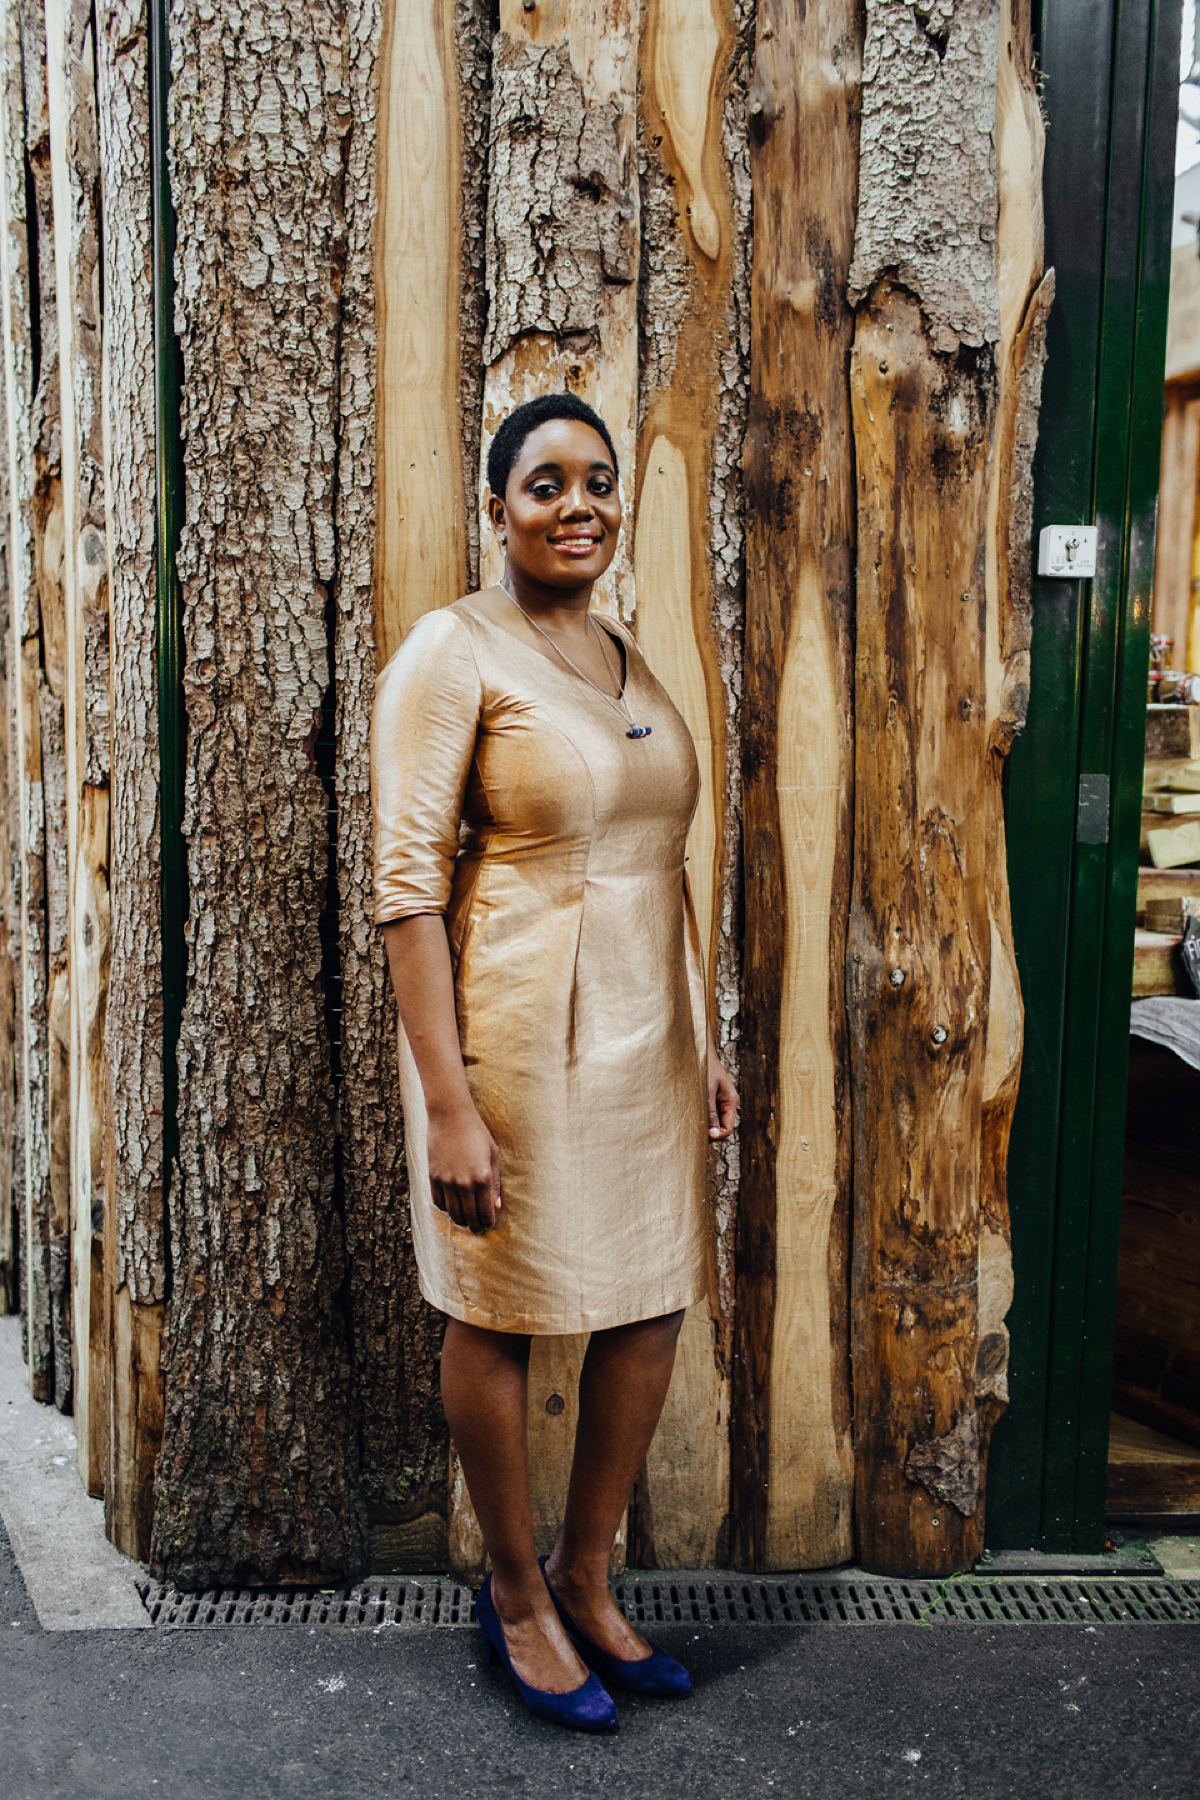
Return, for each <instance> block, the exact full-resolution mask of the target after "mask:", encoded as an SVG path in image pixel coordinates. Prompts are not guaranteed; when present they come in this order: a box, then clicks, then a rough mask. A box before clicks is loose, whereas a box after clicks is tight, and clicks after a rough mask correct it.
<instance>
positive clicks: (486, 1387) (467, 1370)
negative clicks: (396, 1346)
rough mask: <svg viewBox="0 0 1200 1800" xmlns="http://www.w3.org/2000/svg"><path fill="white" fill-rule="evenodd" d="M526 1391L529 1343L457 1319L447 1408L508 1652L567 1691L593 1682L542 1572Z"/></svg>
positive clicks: (541, 1681)
mask: <svg viewBox="0 0 1200 1800" xmlns="http://www.w3.org/2000/svg"><path fill="white" fill-rule="evenodd" d="M528 1387H529V1339H528V1338H527V1337H519V1336H516V1335H513V1334H511V1333H509V1332H503V1331H484V1330H482V1329H481V1328H480V1327H479V1326H476V1325H464V1324H462V1323H461V1321H459V1320H458V1319H451V1320H450V1322H449V1323H448V1325H447V1326H446V1338H445V1342H444V1344H443V1346H442V1404H443V1406H444V1407H445V1409H446V1420H447V1423H448V1424H449V1426H450V1435H451V1437H452V1438H453V1439H454V1448H455V1450H456V1451H457V1452H458V1459H459V1461H460V1462H461V1463H462V1467H463V1474H464V1475H465V1476H466V1478H467V1487H468V1489H469V1490H470V1495H471V1503H472V1505H473V1506H474V1508H475V1516H476V1517H477V1519H478V1520H479V1524H480V1528H481V1530H482V1531H483V1541H484V1543H485V1544H486V1545H487V1548H488V1555H489V1556H490V1557H491V1559H492V1594H493V1596H494V1598H495V1602H496V1611H497V1612H498V1613H499V1615H500V1620H501V1623H502V1624H503V1626H504V1637H505V1641H506V1643H507V1644H508V1653H509V1655H510V1656H511V1657H512V1660H513V1666H514V1667H515V1668H516V1670H517V1673H518V1674H519V1675H520V1676H521V1679H522V1680H523V1681H526V1682H528V1683H529V1685H530V1686H531V1687H536V1688H541V1689H542V1690H543V1691H544V1692H546V1693H551V1694H565V1693H569V1692H570V1691H571V1689H572V1688H577V1687H578V1686H579V1685H580V1683H581V1682H583V1681H586V1680H587V1670H586V1668H585V1667H584V1665H583V1664H582V1663H581V1662H580V1660H579V1658H578V1656H576V1654H575V1651H574V1650H573V1649H572V1647H571V1644H570V1641H569V1640H568V1638H567V1635H566V1633H565V1632H564V1630H563V1628H562V1626H561V1625H560V1624H559V1621H558V1614H557V1613H556V1612H555V1610H554V1607H553V1605H552V1604H551V1601H550V1596H549V1594H547V1592H546V1584H545V1582H544V1581H543V1580H542V1572H541V1570H540V1569H539V1568H538V1565H537V1554H536V1551H535V1550H534V1543H533V1509H532V1507H531V1505H530V1500H529V1437H528V1426H527V1422H526V1421H527V1411H526V1407H527V1396H528ZM631 1479H632V1478H631ZM617 1517H618V1518H619V1517H620V1513H619V1512H618V1514H617ZM614 1530H615V1526H614Z"/></svg>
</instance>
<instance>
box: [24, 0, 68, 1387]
mask: <svg viewBox="0 0 1200 1800" xmlns="http://www.w3.org/2000/svg"><path fill="white" fill-rule="evenodd" d="M21 63H22V73H23V75H24V83H25V158H26V165H27V168H28V170H29V176H30V181H29V189H30V190H31V197H32V201H33V205H32V208H31V209H30V212H29V223H30V225H31V226H32V231H31V236H30V258H31V262H32V260H33V259H34V258H35V257H36V263H37V275H38V286H37V295H38V308H37V324H38V330H39V368H38V380H37V387H36V390H35V393H34V398H33V417H32V425H31V429H32V442H33V565H34V579H35V582H36V585H37V591H38V610H39V615H40V621H41V633H40V645H39V647H38V648H39V653H40V656H39V661H38V662H37V663H36V664H35V662H34V647H33V645H32V643H30V642H28V641H27V642H26V645H25V656H26V666H27V669H28V672H29V680H30V684H31V686H32V684H33V683H34V682H35V681H36V685H37V702H36V705H37V718H38V726H39V730H40V735H41V771H42V800H43V842H44V870H45V933H46V1039H47V1050H46V1088H47V1092H46V1101H47V1124H46V1133H47V1163H48V1168H47V1174H48V1184H49V1196H48V1200H49V1205H48V1215H47V1222H46V1233H47V1238H48V1244H49V1267H50V1297H51V1318H52V1332H53V1351H54V1400H55V1404H56V1405H57V1406H58V1407H59V1408H60V1409H61V1410H62V1411H64V1412H66V1411H69V1410H70V1408H71V1404H72V1380H73V1358H72V1347H71V1335H72V1318H71V1249H70V1246H71V1164H70V1158H71V1057H70V1004H71V993H70V972H69V969H68V958H67V933H68V917H69V910H70V908H69V897H68V887H69V882H68V852H67V741H66V688H67V609H66V595H65V592H64V572H63V523H64V521H63V492H62V407H61V388H60V369H59V354H58V272H57V262H56V258H55V249H54V194H53V181H52V174H51V167H50V115H49V106H48V97H47V85H46V17H45V10H44V7H43V4H42V0H25V4H24V7H23V10H22V18H21ZM29 704H30V706H31V707H32V705H33V701H32V696H31V697H30V702H29Z"/></svg>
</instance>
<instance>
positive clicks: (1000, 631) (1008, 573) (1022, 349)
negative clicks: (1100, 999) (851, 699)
mask: <svg viewBox="0 0 1200 1800" xmlns="http://www.w3.org/2000/svg"><path fill="white" fill-rule="evenodd" d="M1044 150H1045V127H1044V125H1043V122H1042V115H1041V108H1040V106H1039V104H1038V97H1037V87H1036V81H1035V77H1034V70H1033V44H1032V34H1031V28H1030V4H1029V0H1002V3H1001V7H1000V51H999V69H998V76H997V83H996V170H997V186H998V199H999V221H998V227H997V238H996V268H997V279H998V313H999V325H1000V337H999V341H998V344H997V347H996V362H997V369H998V385H997V403H996V432H995V443H994V448H993V455H992V465H991V472H990V480H989V487H988V505H987V562H986V577H985V592H986V597H987V636H986V646H987V647H986V659H987V672H986V691H987V699H986V709H987V723H988V756H987V765H986V785H985V789H984V797H983V802H984V840H983V841H984V844H985V845H986V847H987V848H986V854H987V904H988V995H987V1023H986V1031H985V1045H986V1047H985V1053H984V1066H983V1094H982V1113H981V1121H980V1133H981V1141H980V1227H979V1245H978V1295H979V1298H978V1317H977V1323H976V1333H977V1346H976V1352H975V1399H976V1404H977V1406H978V1408H979V1426H980V1453H981V1469H980V1480H981V1483H982V1482H983V1480H984V1477H985V1475H986V1452H987V1446H988V1441H989V1439H990V1436H991V1431H992V1428H993V1426H994V1424H995V1422H996V1420H997V1418H998V1417H999V1416H1000V1413H1001V1412H1002V1411H1003V1409H1004V1407H1005V1406H1006V1405H1007V1404H1008V1356H1009V1335H1008V1327H1007V1325H1006V1324H1005V1322H1004V1321H1005V1315H1006V1314H1007V1312H1008V1309H1009V1306H1010V1304H1011V1302H1012V1294H1013V1267H1012V1232H1011V1227H1010V1224H1009V1214H1008V1187H1007V1174H1006V1171H1007V1165H1008V1140H1009V1135H1010V1132H1011V1129H1012V1118H1013V1111H1014V1109H1015V1107H1016V1102H1017V1084H1018V1081H1019V1079H1020V1072H1021V1049H1022V1043H1023V1037H1024V1013H1023V1009H1022V1005H1021V990H1020V980H1019V977H1018V974H1017V961H1016V954H1015V951H1014V948H1013V937H1012V914H1011V909H1010V906H1009V895H1008V858H1007V849H1006V843H1005V830H1004V794H1003V788H1002V785H1001V783H1002V778H1003V771H1004V758H1005V757H1006V756H1007V754H1008V751H1009V749H1010V748H1011V745H1012V741H1013V738H1014V737H1015V736H1016V734H1017V732H1018V731H1019V730H1020V729H1021V726H1022V725H1023V724H1024V722H1025V712H1026V708H1027V705H1028V700H1029V646H1030V642H1031V640H1032V635H1033V612H1032V600H1031V592H1032V581H1033V452H1034V447H1035V444H1036V441H1037V420H1038V406H1039V402H1040V399H1041V386H1042V368H1043V366H1044V363H1045V357H1046V322H1047V318H1048V315H1049V310H1050V302H1051V300H1052V298H1053V294H1054V277H1053V274H1052V273H1051V274H1050V275H1049V276H1045V277H1044V275H1043V262H1044V238H1045V233H1044V224H1043V215H1042V162H1043V155H1044Z"/></svg>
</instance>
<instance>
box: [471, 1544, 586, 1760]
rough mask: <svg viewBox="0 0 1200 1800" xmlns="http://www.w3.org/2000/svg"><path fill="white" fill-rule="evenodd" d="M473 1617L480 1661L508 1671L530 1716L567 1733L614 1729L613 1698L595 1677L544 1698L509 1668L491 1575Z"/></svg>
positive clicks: (481, 1592) (510, 1663) (476, 1603)
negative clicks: (480, 1647) (480, 1634)
mask: <svg viewBox="0 0 1200 1800" xmlns="http://www.w3.org/2000/svg"><path fill="white" fill-rule="evenodd" d="M556 1604H557V1602H556ZM475 1617H476V1619H477V1620H478V1621H479V1628H480V1630H481V1631H482V1632H483V1660H484V1661H485V1662H487V1663H490V1662H493V1661H496V1662H499V1663H500V1664H501V1666H502V1667H503V1668H505V1669H507V1670H508V1672H509V1674H510V1675H511V1676H512V1678H513V1680H514V1681H515V1682H516V1684H517V1692H518V1694H520V1696H521V1698H522V1700H523V1701H524V1702H525V1704H526V1706H527V1707H528V1708H529V1710H530V1712H531V1713H536V1714H537V1716H538V1718H539V1719H549V1720H550V1723H551V1724H552V1725H565V1726H566V1727H567V1729H568V1731H615V1730H616V1729H617V1725H618V1719H617V1709H616V1707H615V1706H614V1705H613V1701H612V1695H611V1694H609V1693H606V1692H605V1690H604V1688H602V1687H601V1685H600V1683H599V1682H598V1681H597V1679H596V1677H595V1676H594V1675H589V1676H588V1678H587V1680H586V1681H585V1682H584V1683H583V1686H582V1687H577V1688H572V1689H571V1691H570V1693H567V1694H547V1693H544V1692H543V1691H542V1689H541V1688H535V1687H530V1686H529V1685H528V1683H527V1682H524V1681H522V1680H521V1677H520V1676H519V1675H518V1674H517V1671H516V1670H515V1669H514V1668H513V1666H512V1658H511V1657H510V1656H509V1654H508V1645H507V1644H506V1643H505V1641H504V1627H503V1625H501V1623H500V1615H499V1613H498V1612H497V1611H496V1603H495V1601H494V1600H493V1599H492V1578H491V1576H490V1575H489V1576H488V1578H487V1580H486V1581H485V1582H484V1584H483V1586H482V1587H481V1588H480V1590H479V1597H478V1599H477V1600H476V1602H475Z"/></svg>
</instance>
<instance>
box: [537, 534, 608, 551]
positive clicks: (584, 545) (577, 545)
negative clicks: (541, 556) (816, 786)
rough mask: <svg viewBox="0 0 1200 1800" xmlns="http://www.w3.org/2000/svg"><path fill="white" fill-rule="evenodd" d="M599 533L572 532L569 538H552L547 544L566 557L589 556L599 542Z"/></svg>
mask: <svg viewBox="0 0 1200 1800" xmlns="http://www.w3.org/2000/svg"><path fill="white" fill-rule="evenodd" d="M600 538H601V533H600V532H594V533H588V534H586V535H585V534H584V533H583V532H573V533H572V534H571V536H570V537H552V538H550V539H548V542H549V543H550V544H552V545H553V547H554V549H556V550H561V551H562V552H563V554H564V555H566V556H590V555H591V553H592V551H593V550H594V549H595V548H596V546H597V544H598V543H599V542H600Z"/></svg>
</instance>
